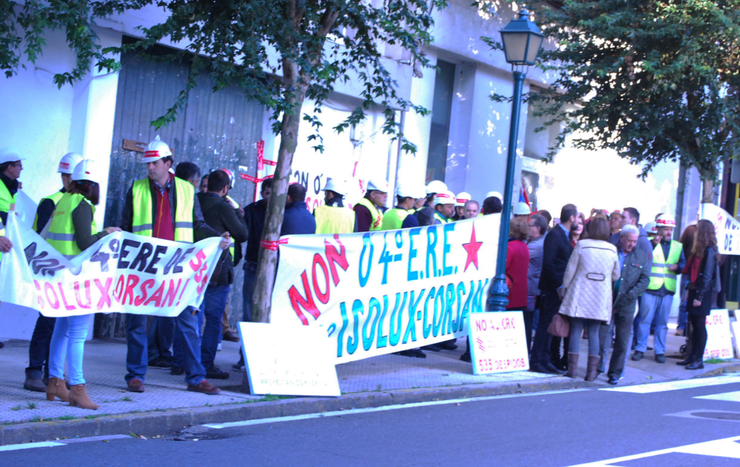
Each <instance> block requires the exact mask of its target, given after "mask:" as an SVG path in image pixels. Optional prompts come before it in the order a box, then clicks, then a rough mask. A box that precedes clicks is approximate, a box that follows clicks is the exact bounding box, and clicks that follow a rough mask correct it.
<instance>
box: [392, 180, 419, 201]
mask: <svg viewBox="0 0 740 467" xmlns="http://www.w3.org/2000/svg"><path fill="white" fill-rule="evenodd" d="M396 195H398V196H400V197H401V198H414V199H419V198H425V197H426V189H420V188H419V187H418V186H416V185H414V184H410V183H399V184H398V186H396Z"/></svg>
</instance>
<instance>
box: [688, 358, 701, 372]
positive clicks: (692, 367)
mask: <svg viewBox="0 0 740 467" xmlns="http://www.w3.org/2000/svg"><path fill="white" fill-rule="evenodd" d="M702 368H704V362H702V361H701V360H699V361H697V362H692V363H689V364H688V365H686V369H687V370H701V369H702Z"/></svg>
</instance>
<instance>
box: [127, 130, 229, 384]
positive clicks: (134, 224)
mask: <svg viewBox="0 0 740 467" xmlns="http://www.w3.org/2000/svg"><path fill="white" fill-rule="evenodd" d="M142 162H143V163H145V164H146V169H147V175H148V177H147V178H144V179H142V180H137V181H135V182H134V183H133V185H132V186H131V188H130V189H129V190H128V193H126V199H125V202H124V207H123V216H122V217H123V219H122V221H121V229H123V230H124V231H126V232H131V233H134V234H136V235H141V236H144V237H155V238H161V239H164V240H174V241H176V242H183V243H192V242H193V240H194V233H196V234H198V237H199V238H207V237H218V236H219V234H218V232H216V231H215V230H213V229H212V228H211V227H209V226H208V224H206V222H205V221H204V220H203V214H202V213H201V210H200V203H199V202H198V199H197V198H196V197H195V190H194V188H193V185H191V184H190V183H188V182H186V181H183V180H180V179H179V178H176V177H175V176H174V175H173V174H171V173H170V171H169V170H170V167H172V163H173V162H174V161H173V158H172V151H171V150H170V148H169V146H167V144H166V143H165V142H164V141H160V139H159V136H157V138H156V139H155V140H154V141H152V142H151V143H149V146H148V147H147V150H146V151H145V152H144V157H143V158H142ZM221 237H222V238H223V240H222V241H221V245H220V246H221V249H224V250H225V249H226V248H228V247H229V244H230V243H231V241H230V238H229V234H228V232H225V233H224V234H223V235H221ZM196 313H198V310H197V309H191V308H190V307H188V308H186V309H185V310H183V312H182V313H180V315H179V316H178V317H177V318H176V321H177V327H176V329H175V338H176V339H177V338H180V339H182V340H183V341H184V342H183V345H182V349H183V354H184V355H183V363H184V364H183V369H184V372H185V381H186V382H187V385H188V386H187V389H188V391H193V392H200V393H204V394H209V395H211V394H218V393H220V392H221V390H220V389H219V388H217V387H216V386H213V385H211V384H210V383H209V382H208V381H206V379H205V374H206V370H205V368H203V365H202V364H201V360H200V339H199V336H198V334H199V332H198V331H199V327H198V319H197V318H196ZM146 325H147V316H146V315H133V314H130V315H128V323H127V329H126V331H127V332H126V343H127V347H128V352H127V355H126V367H127V369H128V374H127V375H126V383H127V385H128V390H129V391H133V392H144V381H145V379H144V378H145V376H146V370H147V364H148V352H147V334H146Z"/></svg>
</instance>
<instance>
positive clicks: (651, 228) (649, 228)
mask: <svg viewBox="0 0 740 467" xmlns="http://www.w3.org/2000/svg"><path fill="white" fill-rule="evenodd" d="M645 232H647V234H648V235H656V234H657V233H658V226H657V225H656V224H655V222H653V221H650V222H648V223H647V224H645Z"/></svg>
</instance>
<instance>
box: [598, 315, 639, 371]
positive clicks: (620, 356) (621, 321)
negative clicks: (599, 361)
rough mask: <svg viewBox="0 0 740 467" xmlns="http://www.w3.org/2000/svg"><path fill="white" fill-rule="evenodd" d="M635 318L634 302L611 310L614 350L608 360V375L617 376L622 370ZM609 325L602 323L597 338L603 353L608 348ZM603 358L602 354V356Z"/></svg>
mask: <svg viewBox="0 0 740 467" xmlns="http://www.w3.org/2000/svg"><path fill="white" fill-rule="evenodd" d="M634 320H635V303H632V305H631V306H627V307H621V308H617V309H614V310H613V312H612V321H613V325H614V350H613V351H612V358H611V360H609V371H608V373H607V375H608V376H615V377H617V378H619V377H620V376H622V371H623V370H624V360H625V358H626V357H627V353H628V352H629V350H630V333H631V332H632V322H633V321H634ZM608 330H609V326H608V325H606V324H602V325H601V328H600V329H599V340H600V341H601V347H602V349H603V352H604V355H606V349H608V347H607V346H608V345H609V343H608V342H605V341H606V340H607V331H608ZM602 358H603V356H602Z"/></svg>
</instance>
